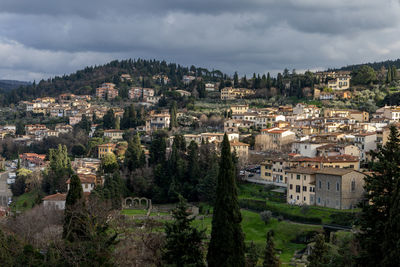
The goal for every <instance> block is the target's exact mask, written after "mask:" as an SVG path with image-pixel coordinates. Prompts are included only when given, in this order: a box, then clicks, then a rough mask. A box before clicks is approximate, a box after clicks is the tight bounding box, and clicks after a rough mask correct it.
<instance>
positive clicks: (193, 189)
mask: <svg viewBox="0 0 400 267" xmlns="http://www.w3.org/2000/svg"><path fill="white" fill-rule="evenodd" d="M187 178H188V179H187V181H186V185H185V186H184V189H183V191H184V192H185V193H186V194H187V195H188V197H187V199H189V200H191V201H196V200H198V194H197V186H198V183H199V180H200V165H199V148H198V146H197V144H196V142H194V141H192V142H190V144H189V147H188V168H187Z"/></svg>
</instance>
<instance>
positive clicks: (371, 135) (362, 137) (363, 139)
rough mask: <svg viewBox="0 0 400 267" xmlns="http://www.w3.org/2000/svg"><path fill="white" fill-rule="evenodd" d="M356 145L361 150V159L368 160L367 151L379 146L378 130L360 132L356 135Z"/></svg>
mask: <svg viewBox="0 0 400 267" xmlns="http://www.w3.org/2000/svg"><path fill="white" fill-rule="evenodd" d="M354 137H355V138H354V145H355V146H357V147H358V149H359V150H360V160H361V161H366V160H367V153H368V152H370V151H371V150H376V148H377V142H376V141H377V135H376V132H367V133H358V134H355V135H354Z"/></svg>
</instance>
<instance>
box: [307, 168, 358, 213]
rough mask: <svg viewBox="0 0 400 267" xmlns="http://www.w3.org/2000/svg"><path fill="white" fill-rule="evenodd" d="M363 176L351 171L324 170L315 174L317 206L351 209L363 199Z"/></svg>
mask: <svg viewBox="0 0 400 267" xmlns="http://www.w3.org/2000/svg"><path fill="white" fill-rule="evenodd" d="M364 178H365V175H364V174H363V173H361V172H358V171H355V170H352V169H334V168H326V169H322V170H319V171H317V172H316V176H315V200H316V202H315V203H316V205H317V206H322V207H329V208H334V209H352V208H355V207H357V205H358V203H359V202H360V201H361V200H362V199H363V193H364V188H363V187H364Z"/></svg>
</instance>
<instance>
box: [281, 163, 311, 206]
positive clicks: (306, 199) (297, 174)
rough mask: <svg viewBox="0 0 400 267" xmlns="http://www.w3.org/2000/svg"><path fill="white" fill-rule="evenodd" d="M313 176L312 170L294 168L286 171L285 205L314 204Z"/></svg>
mask: <svg viewBox="0 0 400 267" xmlns="http://www.w3.org/2000/svg"><path fill="white" fill-rule="evenodd" d="M315 176H316V170H315V169H313V168H295V169H291V170H289V171H287V183H288V186H287V203H289V204H297V205H314V204H315Z"/></svg>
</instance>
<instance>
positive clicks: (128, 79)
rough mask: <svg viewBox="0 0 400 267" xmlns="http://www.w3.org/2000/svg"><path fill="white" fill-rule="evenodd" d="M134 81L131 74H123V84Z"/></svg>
mask: <svg viewBox="0 0 400 267" xmlns="http://www.w3.org/2000/svg"><path fill="white" fill-rule="evenodd" d="M125 81H132V77H131V75H130V74H121V82H125Z"/></svg>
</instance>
